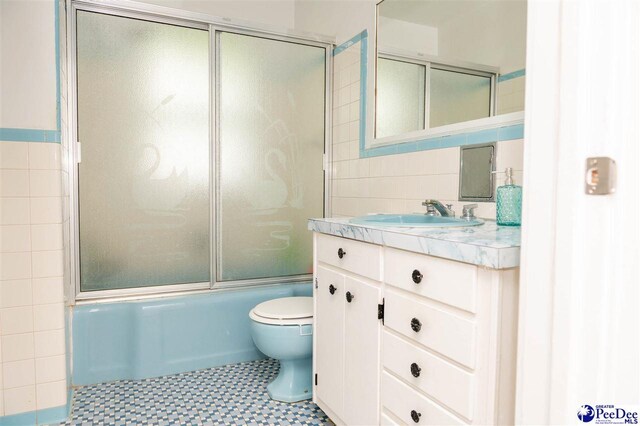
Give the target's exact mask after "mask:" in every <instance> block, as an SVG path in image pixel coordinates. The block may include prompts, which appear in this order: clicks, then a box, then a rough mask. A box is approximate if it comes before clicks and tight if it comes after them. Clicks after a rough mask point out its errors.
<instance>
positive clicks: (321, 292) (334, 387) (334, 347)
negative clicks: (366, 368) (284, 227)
mask: <svg viewBox="0 0 640 426" xmlns="http://www.w3.org/2000/svg"><path fill="white" fill-rule="evenodd" d="M316 277H317V279H318V288H317V289H315V306H316V311H315V317H314V318H315V321H314V324H315V332H314V338H315V354H314V356H315V358H316V360H315V365H316V372H315V373H316V374H317V380H318V385H317V386H316V388H315V390H316V397H317V398H320V399H321V400H322V401H323V402H324V403H325V404H327V405H328V406H329V408H331V410H333V412H334V413H335V414H336V415H338V416H340V417H342V413H343V408H342V407H343V405H342V404H343V371H344V346H343V342H344V305H345V300H344V293H345V288H344V276H343V275H341V274H338V273H336V272H333V271H330V270H328V269H325V268H323V267H322V266H318V267H317V271H316Z"/></svg>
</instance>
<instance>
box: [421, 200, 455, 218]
mask: <svg viewBox="0 0 640 426" xmlns="http://www.w3.org/2000/svg"><path fill="white" fill-rule="evenodd" d="M422 205H423V206H425V207H427V213H425V214H426V215H427V216H436V212H437V213H440V216H443V217H456V212H455V211H453V204H447V205H446V206H445V205H444V204H442V203H441V202H440V201H438V200H424V201H423V202H422Z"/></svg>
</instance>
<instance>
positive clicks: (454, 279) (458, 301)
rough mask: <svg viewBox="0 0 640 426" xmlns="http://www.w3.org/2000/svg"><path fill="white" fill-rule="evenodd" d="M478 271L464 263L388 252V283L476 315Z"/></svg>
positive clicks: (413, 254)
mask: <svg viewBox="0 0 640 426" xmlns="http://www.w3.org/2000/svg"><path fill="white" fill-rule="evenodd" d="M476 271H477V267H476V266H474V265H468V264H466V263H462V262H454V261H452V260H447V259H440V258H437V257H433V256H427V255H424V254H418V253H412V252H408V251H404V250H397V249H392V248H385V249H384V281H385V282H386V283H388V284H391V285H393V286H396V287H399V288H403V289H405V290H409V291H411V292H414V293H417V294H419V295H421V296H426V297H429V298H431V299H434V300H437V301H439V302H443V303H446V304H448V305H451V306H455V307H458V308H460V309H464V310H466V311H469V312H474V313H475V312H476V287H477V285H476V275H477V274H476Z"/></svg>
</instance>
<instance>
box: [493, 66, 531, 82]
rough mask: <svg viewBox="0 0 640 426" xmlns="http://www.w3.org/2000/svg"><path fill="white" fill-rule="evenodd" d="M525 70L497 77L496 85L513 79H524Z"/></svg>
mask: <svg viewBox="0 0 640 426" xmlns="http://www.w3.org/2000/svg"><path fill="white" fill-rule="evenodd" d="M524 75H525V69H524V68H523V69H521V70H517V71H513V72H510V73H508V74H503V75H499V76H498V83H502V82H503V81H507V80H513V79H514V78H518V77H524Z"/></svg>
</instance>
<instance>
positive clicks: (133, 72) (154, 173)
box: [76, 10, 211, 292]
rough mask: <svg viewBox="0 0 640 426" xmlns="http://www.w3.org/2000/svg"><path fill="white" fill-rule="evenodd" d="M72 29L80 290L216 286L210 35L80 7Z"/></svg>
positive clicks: (192, 29)
mask: <svg viewBox="0 0 640 426" xmlns="http://www.w3.org/2000/svg"><path fill="white" fill-rule="evenodd" d="M205 28H206V27H205ZM76 30H77V31H76V34H77V37H76V39H77V42H76V44H77V51H76V54H77V102H78V105H77V111H78V120H77V125H78V140H79V141H80V142H81V144H82V161H81V162H80V164H79V165H78V221H79V246H80V247H79V267H80V290H81V291H82V292H90V291H97V290H114V289H124V288H132V287H148V286H166V285H174V284H183V283H209V282H210V280H211V272H210V270H211V268H210V265H211V256H210V222H211V221H210V211H209V210H210V208H209V206H210V196H209V186H210V185H209V181H210V174H209V169H210V160H209V158H210V149H209V145H210V143H209V139H210V138H209V117H210V109H209V33H208V31H206V30H201V29H194V28H186V27H182V26H176V25H169V24H164V23H159V22H150V21H145V20H140V19H132V18H126V17H121V16H112V15H107V14H102V13H95V12H89V11H83V10H78V11H77V20H76Z"/></svg>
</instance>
